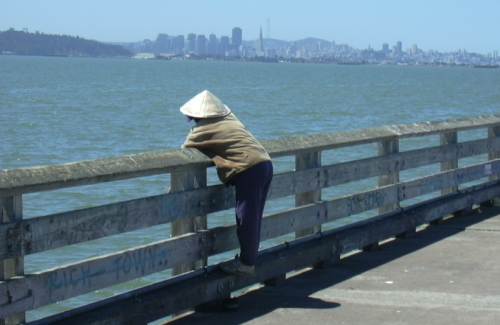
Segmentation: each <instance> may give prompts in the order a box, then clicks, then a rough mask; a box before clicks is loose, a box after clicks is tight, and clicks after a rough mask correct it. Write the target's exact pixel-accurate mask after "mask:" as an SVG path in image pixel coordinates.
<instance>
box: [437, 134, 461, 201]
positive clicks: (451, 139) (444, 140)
mask: <svg viewBox="0 0 500 325" xmlns="http://www.w3.org/2000/svg"><path fill="white" fill-rule="evenodd" d="M457 139H458V137H457V132H454V131H453V132H446V133H442V134H440V142H441V145H442V146H447V145H450V144H451V145H455V144H457ZM455 168H458V153H457V151H455V152H454V155H453V156H452V157H451V159H450V160H446V161H443V162H442V163H441V171H446V170H450V169H455ZM456 191H458V187H457V186H454V187H450V188H445V189H443V190H441V194H448V193H454V192H456Z"/></svg>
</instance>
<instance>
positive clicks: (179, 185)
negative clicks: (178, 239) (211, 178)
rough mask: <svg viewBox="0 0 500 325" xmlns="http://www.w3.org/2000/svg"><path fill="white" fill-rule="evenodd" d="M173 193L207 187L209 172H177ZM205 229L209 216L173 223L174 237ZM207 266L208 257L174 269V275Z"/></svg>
mask: <svg viewBox="0 0 500 325" xmlns="http://www.w3.org/2000/svg"><path fill="white" fill-rule="evenodd" d="M170 183H171V186H170V191H171V192H179V191H186V190H192V189H196V188H201V187H206V186H207V170H206V169H196V170H182V171H176V172H173V173H172V174H171V181H170ZM196 203H197V202H192V203H189V204H196ZM203 229H207V216H206V215H202V216H197V217H192V218H183V219H180V220H177V221H174V222H172V230H171V234H172V237H175V236H180V235H183V234H186V233H190V232H197V231H200V230H203ZM205 265H207V259H206V257H205V258H203V259H202V260H199V261H196V262H194V263H190V264H183V265H179V266H177V267H174V269H173V274H174V275H176V274H180V273H184V272H188V271H191V270H194V269H198V268H201V267H203V266H205Z"/></svg>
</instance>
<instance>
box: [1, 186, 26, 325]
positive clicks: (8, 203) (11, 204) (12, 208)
mask: <svg viewBox="0 0 500 325" xmlns="http://www.w3.org/2000/svg"><path fill="white" fill-rule="evenodd" d="M22 211H23V207H22V196H21V195H20V194H19V195H14V196H9V197H0V223H11V222H15V221H18V220H20V219H22V218H23V212H22ZM15 229H17V228H15ZM20 230H21V229H20ZM22 236H23V235H22V231H16V232H13V233H12V235H11V236H9V235H7V237H6V238H5V241H4V242H0V245H5V247H8V246H11V247H12V248H11V249H10V250H11V251H12V250H14V251H15V252H14V253H16V255H17V257H13V258H8V259H4V260H0V281H2V280H7V279H10V278H12V277H14V276H19V275H23V274H24V257H23V255H24V254H23V238H22ZM24 322H25V313H24V312H22V313H17V314H13V315H11V316H9V317H7V318H4V319H0V324H1V325H11V324H12V325H13V324H22V323H24Z"/></svg>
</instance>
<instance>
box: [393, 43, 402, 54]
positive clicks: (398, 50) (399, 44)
mask: <svg viewBox="0 0 500 325" xmlns="http://www.w3.org/2000/svg"><path fill="white" fill-rule="evenodd" d="M395 50H396V53H397V54H401V53H403V43H401V41H397V42H396V47H395Z"/></svg>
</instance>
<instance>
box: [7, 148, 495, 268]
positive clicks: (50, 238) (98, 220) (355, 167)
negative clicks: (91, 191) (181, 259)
mask: <svg viewBox="0 0 500 325" xmlns="http://www.w3.org/2000/svg"><path fill="white" fill-rule="evenodd" d="M490 149H491V150H497V149H498V150H500V140H499V139H490V140H488V139H480V140H472V141H467V142H463V143H460V144H457V145H450V146H437V147H431V148H423V149H416V150H411V151H405V152H400V153H396V154H392V155H388V156H383V157H371V158H365V159H361V160H356V161H349V162H344V163H339V164H334V165H329V166H322V167H320V168H312V169H308V170H302V171H295V172H286V173H282V174H277V175H275V176H274V179H273V182H272V184H271V189H270V193H269V196H268V197H269V199H276V198H280V197H284V196H288V195H293V194H298V193H303V192H308V191H314V190H319V189H320V188H325V187H330V186H334V185H340V184H344V183H348V182H352V181H357V180H361V179H365V178H369V177H374V176H379V175H382V174H384V172H385V171H386V170H387V169H388V168H390V166H391V165H392V164H394V163H395V162H397V164H398V165H399V166H400V170H407V169H411V168H415V167H420V166H424V165H428V164H433V163H439V162H442V161H447V160H449V159H450V158H451V157H454V156H455V155H458V156H459V158H465V157H470V156H474V155H479V154H484V153H487V152H488V151H489V150H490ZM318 174H319V180H318ZM191 202H199V204H191ZM231 207H234V191H233V189H232V188H228V187H225V186H224V185H213V186H210V187H208V188H203V189H198V190H192V191H183V192H178V193H169V194H163V195H156V196H152V197H147V198H140V199H134V200H129V201H124V202H118V203H112V204H107V205H103V206H99V207H93V208H86V209H81V210H76V211H68V212H63V213H58V214H53V215H48V216H43V217H36V218H31V219H25V220H22V221H20V222H17V223H11V224H6V225H0V238H2V237H3V236H9V237H10V238H11V241H10V248H8V247H6V246H0V258H5V257H11V256H14V253H15V252H16V251H19V250H18V249H17V248H19V246H20V245H24V254H26V255H28V254H33V253H37V252H41V251H45V250H49V249H54V248H57V247H62V246H66V245H71V244H76V243H81V242H84V241H88V240H93V239H98V238H102V237H105V236H110V235H115V234H119V233H123V232H127V231H133V230H137V229H142V228H147V227H150V226H154V225H159V224H164V223H169V222H172V221H175V220H178V219H179V218H184V217H194V216H198V215H204V214H207V213H212V212H216V211H220V210H224V209H229V208H231ZM21 230H23V231H21ZM15 234H22V237H21V236H14V235H15Z"/></svg>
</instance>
